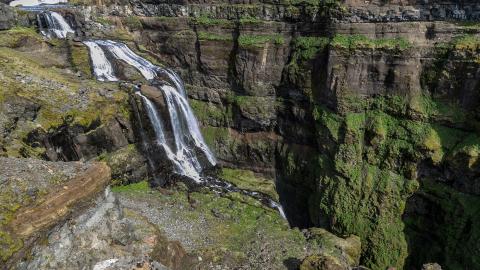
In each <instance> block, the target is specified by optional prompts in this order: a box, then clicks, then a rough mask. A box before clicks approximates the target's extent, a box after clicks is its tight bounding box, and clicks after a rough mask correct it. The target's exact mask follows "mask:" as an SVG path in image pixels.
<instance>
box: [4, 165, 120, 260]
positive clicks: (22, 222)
mask: <svg viewBox="0 0 480 270" xmlns="http://www.w3.org/2000/svg"><path fill="white" fill-rule="evenodd" d="M0 165H1V168H3V169H2V171H1V172H0V179H1V182H0V184H1V192H0V199H1V203H2V205H4V206H5V208H2V210H1V212H0V215H1V217H2V219H1V223H0V226H1V229H0V231H1V237H0V245H1V246H2V253H1V257H0V259H1V260H2V263H3V264H4V265H7V266H8V265H11V264H12V263H13V262H15V260H17V259H18V258H19V257H21V256H22V255H23V252H24V251H25V250H26V249H28V248H29V246H30V245H31V243H32V241H33V240H36V239H38V238H39V237H41V236H42V235H43V233H45V232H46V231H47V230H48V229H49V228H50V227H52V226H54V225H56V224H57V223H59V222H61V221H63V220H64V219H65V218H67V217H68V216H69V215H71V213H72V212H74V211H75V210H78V209H79V208H81V207H82V205H86V203H88V201H89V199H91V198H93V197H95V196H96V195H97V194H98V192H100V191H101V190H103V188H104V187H105V186H106V185H107V183H108V182H109V181H110V168H109V167H107V166H106V165H105V164H104V163H81V162H76V163H63V162H46V161H40V160H35V159H15V158H0ZM7 168H8V169H7ZM12 255H13V257H12Z"/></svg>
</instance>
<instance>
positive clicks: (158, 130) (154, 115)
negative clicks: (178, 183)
mask: <svg viewBox="0 0 480 270" xmlns="http://www.w3.org/2000/svg"><path fill="white" fill-rule="evenodd" d="M136 94H137V95H139V96H140V97H141V98H142V101H143V104H144V106H145V108H146V110H147V115H148V119H150V122H151V123H152V126H153V130H154V131H155V136H156V140H157V144H158V145H160V146H161V147H162V148H163V149H164V150H165V154H166V155H167V157H168V159H169V160H170V161H172V162H173V165H174V167H175V172H176V173H178V174H181V175H185V176H188V177H190V178H191V179H193V180H194V181H195V182H197V183H200V182H201V181H200V174H199V170H201V166H200V163H199V162H198V160H197V159H196V157H195V155H193V154H192V153H191V152H189V154H190V155H188V157H189V158H187V157H186V156H185V153H186V152H184V151H176V154H175V153H174V152H173V151H172V149H171V148H170V147H169V146H168V144H167V141H166V139H165V133H164V128H163V124H162V123H163V121H162V120H161V117H160V115H159V114H158V110H157V108H156V107H155V104H153V102H152V101H150V100H149V99H148V98H147V97H146V96H144V95H142V93H140V92H136Z"/></svg>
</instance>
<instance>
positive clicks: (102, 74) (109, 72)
mask: <svg viewBox="0 0 480 270" xmlns="http://www.w3.org/2000/svg"><path fill="white" fill-rule="evenodd" d="M83 43H84V44H85V45H87V47H88V50H89V51H90V59H91V61H92V65H93V73H94V74H95V77H96V78H97V80H99V81H110V82H114V81H118V78H117V77H116V76H115V74H114V71H113V67H112V64H111V63H110V61H108V59H107V56H106V55H105V52H104V51H103V49H102V48H101V47H100V46H99V45H98V44H97V43H96V42H95V41H84V42H83Z"/></svg>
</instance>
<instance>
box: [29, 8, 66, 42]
mask: <svg viewBox="0 0 480 270" xmlns="http://www.w3.org/2000/svg"><path fill="white" fill-rule="evenodd" d="M37 21H38V26H39V27H40V32H41V33H42V34H43V35H44V36H46V37H48V38H54V37H55V38H66V37H67V34H68V33H71V34H74V33H75V31H74V30H73V29H72V27H70V25H69V24H68V23H67V21H66V20H65V19H64V18H63V17H62V15H60V14H58V13H57V12H54V11H44V12H41V13H39V14H37Z"/></svg>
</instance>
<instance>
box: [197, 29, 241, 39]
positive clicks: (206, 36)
mask: <svg viewBox="0 0 480 270" xmlns="http://www.w3.org/2000/svg"><path fill="white" fill-rule="evenodd" d="M198 39H199V40H209V41H232V40H233V38H232V36H229V35H223V34H216V33H210V32H203V31H199V32H198Z"/></svg>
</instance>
